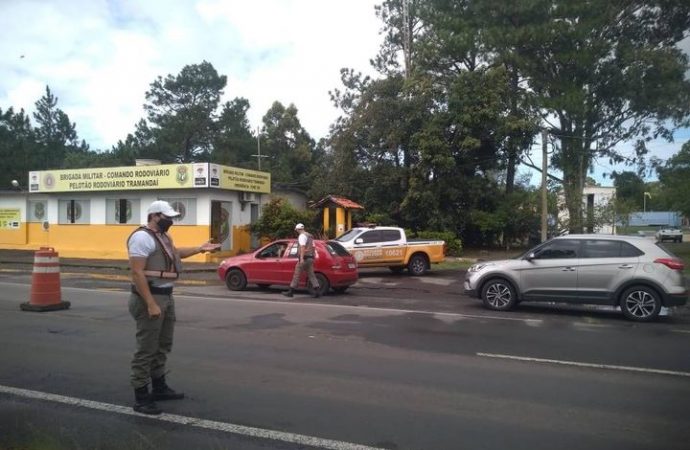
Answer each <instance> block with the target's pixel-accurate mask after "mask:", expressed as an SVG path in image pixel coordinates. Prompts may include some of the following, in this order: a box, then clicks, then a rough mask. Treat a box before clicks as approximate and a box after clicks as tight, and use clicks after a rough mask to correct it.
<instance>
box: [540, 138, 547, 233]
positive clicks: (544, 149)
mask: <svg viewBox="0 0 690 450" xmlns="http://www.w3.org/2000/svg"><path fill="white" fill-rule="evenodd" d="M548 138H549V132H548V131H546V128H542V130H541V241H542V242H544V241H546V238H547V236H548V233H547V213H548V211H547V208H548V202H547V197H546V169H547V168H548V166H549V164H548V158H549V153H548V151H547V145H546V144H547V139H548Z"/></svg>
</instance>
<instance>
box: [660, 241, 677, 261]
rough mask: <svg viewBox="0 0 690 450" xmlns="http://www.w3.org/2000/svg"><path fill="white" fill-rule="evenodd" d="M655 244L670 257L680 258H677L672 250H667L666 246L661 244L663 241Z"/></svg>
mask: <svg viewBox="0 0 690 450" xmlns="http://www.w3.org/2000/svg"><path fill="white" fill-rule="evenodd" d="M656 246H657V247H659V248H660V249H661V250H663V251H664V253H668V256H670V257H672V258H676V259H680V258H678V257H677V256H676V255H674V254H673V252H672V251H671V250H669V249H668V247H666V246H665V245H664V244H663V242H657V243H656Z"/></svg>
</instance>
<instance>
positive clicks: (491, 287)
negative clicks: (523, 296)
mask: <svg viewBox="0 0 690 450" xmlns="http://www.w3.org/2000/svg"><path fill="white" fill-rule="evenodd" d="M482 301H483V302H484V306H486V307H487V308H489V309H493V310H494V311H508V310H509V309H511V308H512V307H513V306H515V303H516V302H517V295H516V294H515V289H513V286H512V285H511V284H510V283H509V282H508V281H506V280H504V279H502V278H495V279H493V280H489V281H487V282H486V284H485V285H484V287H483V288H482Z"/></svg>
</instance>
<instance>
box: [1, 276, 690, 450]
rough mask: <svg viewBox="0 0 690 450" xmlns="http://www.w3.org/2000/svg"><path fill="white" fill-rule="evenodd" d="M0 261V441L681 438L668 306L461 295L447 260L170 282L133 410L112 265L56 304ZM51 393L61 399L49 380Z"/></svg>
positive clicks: (687, 326)
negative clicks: (150, 401)
mask: <svg viewBox="0 0 690 450" xmlns="http://www.w3.org/2000/svg"><path fill="white" fill-rule="evenodd" d="M26 272H27V271H26V270H25V269H24V268H22V267H21V266H12V265H7V264H6V265H3V267H2V268H1V269H0V342H2V344H0V361H2V363H1V364H0V448H2V449H5V448H22V449H24V448H26V449H46V448H48V449H63V448H64V449H68V448H69V449H71V448H98V449H101V448H102V449H106V448H107V449H120V448H127V449H149V448H151V449H158V448H165V449H189V448H210V449H225V448H228V449H259V448H262V449H263V448H279V449H282V448H285V449H297V448H342V449H355V448H360V449H364V448H387V449H454V450H455V449H465V448H467V449H478V448H479V449H482V448H484V449H499V448H500V449H505V448H511V449H514V448H517V449H521V448H524V449H537V448H564V449H567V448H573V449H579V448H589V449H598V448H601V449H617V448H620V449H658V448H665V449H667V448H668V449H676V448H677V449H685V448H687V442H688V441H689V440H690V428H689V427H688V426H687V423H688V420H687V411H688V409H689V407H690V356H689V353H688V351H687V349H688V347H689V345H690V321H688V320H687V317H688V316H687V314H686V309H682V310H680V311H676V312H674V314H672V315H671V316H669V317H664V318H662V320H660V321H659V322H657V323H650V324H634V323H630V322H626V321H625V320H623V319H622V318H621V317H620V316H619V315H618V314H617V313H616V312H615V311H607V310H600V309H596V310H595V309H585V308H573V307H554V306H548V305H547V306H529V305H526V306H522V307H521V308H519V309H518V310H517V311H514V312H512V313H508V314H498V313H494V312H490V311H486V310H484V309H483V308H481V306H480V304H479V302H477V301H474V300H472V299H468V298H466V297H464V296H462V295H460V294H459V292H460V287H461V276H460V275H459V274H457V273H453V272H441V271H438V272H433V273H432V274H431V275H429V276H427V277H419V278H409V277H406V276H395V275H391V274H388V273H386V272H384V271H365V272H364V273H363V276H362V278H361V280H360V282H359V283H358V284H357V285H355V286H354V287H353V288H352V289H351V290H349V291H348V293H346V294H344V295H337V296H335V295H332V296H327V297H325V298H322V299H318V301H317V300H315V299H311V298H309V297H307V296H306V295H302V296H300V295H298V296H296V297H295V298H294V299H293V300H288V299H285V298H284V297H283V296H281V295H280V294H279V291H278V290H276V289H269V290H259V289H252V290H249V291H245V292H241V293H235V292H229V291H228V290H227V289H226V288H225V287H224V286H223V285H222V284H221V283H220V282H219V281H216V280H215V278H214V274H213V273H209V272H198V273H196V274H193V275H192V274H188V276H186V277H185V278H186V280H184V281H183V282H182V283H181V284H180V285H179V287H178V288H176V302H177V310H178V311H177V315H178V323H177V329H176V338H175V348H174V350H173V353H172V356H171V359H170V367H169V368H170V370H171V372H170V374H169V375H168V378H169V381H170V383H171V385H172V386H173V387H174V388H175V389H178V390H184V391H185V392H186V394H187V397H188V398H186V399H185V400H182V401H176V402H165V403H162V406H163V408H164V409H165V411H166V414H165V415H163V416H161V417H160V418H157V419H155V418H149V417H143V416H140V415H135V414H132V413H131V408H130V407H131V403H132V392H131V389H130V388H129V385H128V364H129V360H130V358H131V353H132V350H133V346H134V336H133V334H134V333H133V321H132V320H131V318H130V317H129V314H128V312H127V307H126V303H127V298H128V294H127V293H126V288H127V286H128V282H127V274H126V272H122V271H118V270H100V269H99V270H94V269H91V270H89V269H83V270H82V269H79V268H63V274H62V296H63V299H65V300H69V301H71V302H72V308H71V309H69V310H65V311H56V312H50V313H29V312H23V311H20V309H19V304H20V303H21V302H24V301H26V300H27V298H28V296H29V289H30V285H29V283H30V276H29V275H28V274H27V273H26ZM54 395H58V396H61V397H55V396H54Z"/></svg>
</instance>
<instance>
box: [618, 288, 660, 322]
mask: <svg viewBox="0 0 690 450" xmlns="http://www.w3.org/2000/svg"><path fill="white" fill-rule="evenodd" d="M620 307H621V311H623V315H624V316H625V317H626V319H629V320H634V321H636V322H649V321H650V320H654V319H656V317H657V316H658V315H659V312H660V311H661V297H659V294H658V293H657V292H656V291H655V290H654V289H652V288H649V287H647V286H633V287H631V288H630V289H627V290H626V291H625V292H623V294H622V295H621V298H620Z"/></svg>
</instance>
